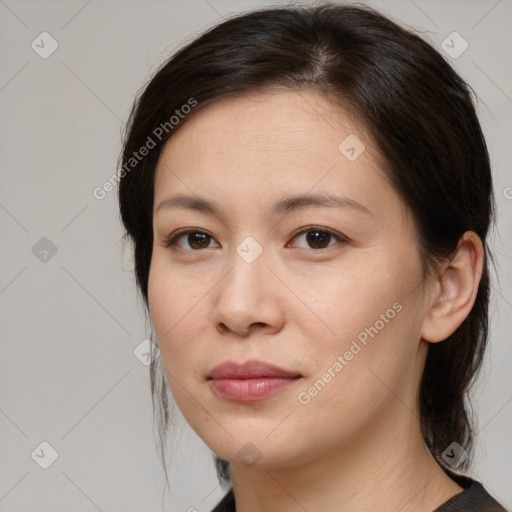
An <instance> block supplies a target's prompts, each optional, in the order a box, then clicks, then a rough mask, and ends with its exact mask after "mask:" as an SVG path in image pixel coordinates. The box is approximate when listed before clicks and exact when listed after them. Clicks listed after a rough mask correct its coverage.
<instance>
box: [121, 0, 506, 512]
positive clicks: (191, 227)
mask: <svg viewBox="0 0 512 512" xmlns="http://www.w3.org/2000/svg"><path fill="white" fill-rule="evenodd" d="M121 158H122V161H121V165H122V171H121V173H120V178H121V181H120V187H119V202H120V211H121V217H122V221H123V223H124V226H125V228H126V236H127V237H129V239H131V240H132V241H133V244H134V256H135V271H136V277H137V284H138V286H139V289H140V292H141V294H142V296H143V298H144V301H145V304H146V306H147V308H148V311H149V313H150V317H151V321H152V325H153V327H154V331H155V334H156V339H155V340H154V341H155V343H157V344H158V348H159V350H160V358H156V359H154V361H153V364H152V366H151V379H152V391H153V393H154V398H155V400H156V401H157V403H158V407H159V410H160V412H161V414H162V417H161V420H162V424H161V428H162V437H165V429H166V427H167V423H168V419H169V418H168V409H167V386H169V388H170V390H171V392H172V395H173V398H174V400H175V401H176V403H177V405H178V406H179V408H180V410H181V412H182V413H183V415H184V417H185V419H186V420H187V422H188V423H189V424H190V426H191V427H192V428H193V429H194V430H195V432H196V433H197V434H198V435H199V436H200V437H201V438H202V439H203V440H204V442H205V443H206V444H207V445H208V447H209V448H210V449H211V450H212V451H213V452H214V454H215V457H216V464H217V470H218V475H219V479H220V481H221V483H223V484H229V483H230V482H231V484H232V486H231V488H230V490H229V492H228V493H227V494H226V496H225V498H224V499H223V500H222V502H221V503H219V505H218V506H217V507H216V508H215V511H217V512H220V511H231V510H235V509H236V510H237V511H238V512H246V511H249V510H250V511H260V510H261V511H277V510H279V511H284V510H290V511H292V510H308V511H313V510H323V511H331V510H333V511H334V510H336V511H339V510H343V511H356V510H357V511H360V510H378V511H396V510H400V511H402V512H408V511H432V510H436V511H453V510H464V511H467V510H479V511H480V510H482V511H483V510H486V511H491V510H492V511H494V510H505V509H504V508H503V507H502V506H501V505H500V504H499V503H498V502H497V501H495V500H494V499H493V498H492V497H491V496H490V495H489V494H488V493H487V491H486V490H485V489H484V487H483V486H482V484H481V483H480V482H477V481H475V480H472V479H471V478H469V477H467V476H466V477H465V476H463V474H462V473H461V472H463V471H464V470H467V469H469V467H470V461H471V453H472V452H471V448H472V442H473V437H474V435H473V434H474V432H473V427H472V424H471V422H470V417H469V411H468V409H467V405H466V402H465V400H466V396H467V392H468V388H469V385H470V384H471V382H472V381H473V380H474V378H475V377H476V374H477V372H478V370H479V368H480V365H481V362H482V358H483V355H484V349H485V346H486V343H487V337H488V313H487V310H488V301H489V259H490V252H489V249H488V246H487V241H486V240H487V235H488V230H489V227H490V225H491V222H492V219H493V210H494V199H493V191H492V181H491V172H490V165H489V157H488V153H487V149H486V145H485V141H484V139H483V135H482V132H481V128H480V125H479V123H478V120H477V117H476V114H475V110H474V107H473V103H472V98H471V95H470V92H469V87H468V86H467V85H466V84H465V82H464V81H463V80H462V79H461V78H460V77H459V76H458V75H457V74H456V73H455V72H454V70H453V69H452V68H451V67H450V66H449V65H448V64H447V63H446V62H445V61H444V59H443V58H442V57H441V56H440V55H439V53H438V52H437V51H436V50H434V49H433V48H432V47H431V46H430V45H429V44H427V43H426V42H424V41H423V40H422V39H420V38H419V37H418V36H416V35H414V34H412V33H410V32H408V31H406V30H404V29H402V28H400V27H398V26H397V25H396V24H394V23H393V22H391V21H390V20H389V19H387V18H385V17H383V16H382V15H380V14H378V13H377V12H375V11H372V10H370V9H364V8H359V7H352V6H341V5H333V4H324V5H321V6H318V7H309V8H306V7H286V8H274V9H265V10H259V11H254V12H252V13H247V14H244V15H239V16H237V17H234V18H232V19H229V20H227V21H224V22H223V23H221V24H220V25H218V26H216V27H214V28H212V29H210V30H208V31H207V32H206V33H205V34H203V35H202V36H200V37H198V38H197V39H195V40H194V41H192V42H191V43H189V44H188V45H187V46H186V47H184V48H183V49H181V50H180V51H178V52H177V53H176V54H175V55H174V56H173V57H172V58H171V59H169V61H168V62H166V63H165V65H163V66H162V67H161V69H160V70H159V71H158V72H157V73H156V75H155V76H154V77H153V78H152V80H151V81H150V82H149V84H148V85H147V86H146V87H145V89H144V90H143V91H142V93H141V94H140V95H139V97H138V98H137V101H136V102H135V105H134V108H133V110H132V113H131V116H130V120H129V124H128V129H127V134H126V139H125V144H124V148H123V153H122V157H121ZM159 365H162V366H159ZM162 370H163V372H164V373H163V374H162V373H161V372H162ZM159 372H160V373H159ZM235 507H236V508H235Z"/></svg>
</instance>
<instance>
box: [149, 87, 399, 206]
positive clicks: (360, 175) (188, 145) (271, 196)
mask: <svg viewBox="0 0 512 512" xmlns="http://www.w3.org/2000/svg"><path fill="white" fill-rule="evenodd" d="M347 140H348V141H349V142H350V145H352V146H354V141H356V146H355V150H357V151H358V152H359V151H361V147H362V148H363V150H362V152H361V153H360V155H359V156H358V157H357V158H355V159H351V158H347V155H346V154H344V153H343V151H342V150H346V149H347V148H346V147H345V146H347V144H346V143H345V141H347ZM357 141H359V143H360V145H361V147H358V146H357V143H358V142H357ZM349 149H350V148H349ZM349 156H350V154H349ZM356 156H357V155H356ZM379 158H380V157H379V154H378V152H377V151H376V150H375V148H374V146H373V143H372V141H371V139H370V137H369V134H368V133H367V131H366V130H365V129H364V127H363V126H362V125H361V124H358V123H356V122H355V121H354V118H353V116H351V115H349V114H348V113H347V111H346V110H344V109H343V108H342V107H341V105H339V104H337V103H335V102H334V101H333V100H332V99H329V98H328V97H326V96H323V95H320V94H318V93H316V92H314V91H310V90H305V91H290V90H282V91H276V92H272V93H265V94H257V95H248V96H242V97H227V98H222V99H220V100H216V101H214V102H212V103H210V104H209V105H207V106H206V107H203V108H202V109H201V110H199V111H197V112H195V113H194V114H193V115H192V117H191V118H190V119H188V120H187V122H186V123H185V124H184V125H183V126H182V127H181V128H179V129H178V131H177V132H175V134H174V135H173V136H172V137H171V138H170V139H169V140H168V141H167V143H166V144H165V146H164V148H163V150H162V153H161V155H160V159H159V162H158V165H157V170H156V177H155V206H157V205H158V204H159V203H160V202H161V201H162V200H163V199H164V198H165V197H166V196H168V195H169V194H172V193H182V194H187V195H189V196H190V195H193V194H199V195H202V196H209V197H217V198H218V199H219V201H221V202H230V203H232V204H233V205H234V204H235V203H239V204H240V205H242V206H244V208H245V209H246V210H249V209H250V208H251V207H252V206H251V205H253V204H255V203H259V204H268V203H269V202H277V201H278V200H279V199H280V198H282V197H283V196H285V195H299V194H305V193H308V192H313V193H319V194H325V193H329V192H333V193H336V194H338V195H342V196H345V197H351V198H352V199H354V200H355V201H359V202H361V203H363V204H364V199H365V198H366V200H368V199H369V200H370V201H376V200H377V196H382V194H383V192H384V193H387V194H388V195H390V196H392V197H391V199H392V200H393V201H395V202H396V199H397V196H396V194H395V192H394V190H393V189H392V187H391V186H390V184H389V181H388V179H387V177H386V175H385V173H384V172H383V171H382V167H381V166H380V165H379V163H378V161H379ZM381 199H382V197H381ZM384 199H385V198H384ZM389 199H390V198H388V201H389ZM242 206H240V208H241V207H242Z"/></svg>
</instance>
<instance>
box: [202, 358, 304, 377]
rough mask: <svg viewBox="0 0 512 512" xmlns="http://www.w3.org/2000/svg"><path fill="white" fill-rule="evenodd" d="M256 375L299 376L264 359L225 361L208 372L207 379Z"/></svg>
mask: <svg viewBox="0 0 512 512" xmlns="http://www.w3.org/2000/svg"><path fill="white" fill-rule="evenodd" d="M257 377H285V378H294V377H301V375H300V373H298V372H294V371H288V370H285V369H283V368H279V367H278V366H275V365H273V364H270V363H266V362H264V361H257V360H254V359H252V360H250V361H246V362H245V363H236V362H235V361H225V362H224V363H221V364H219V365H218V366H216V367H215V368H213V370H212V371H211V372H210V375H209V376H208V378H209V379H254V378H257Z"/></svg>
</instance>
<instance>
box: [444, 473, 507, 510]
mask: <svg viewBox="0 0 512 512" xmlns="http://www.w3.org/2000/svg"><path fill="white" fill-rule="evenodd" d="M449 476H450V478H452V479H453V480H455V482H457V483H458V484H459V485H460V486H461V487H462V488H463V491H461V492H460V493H458V494H456V495H455V496H452V497H451V498H450V499H449V500H448V501H446V502H444V503H443V504H442V505H441V506H440V507H438V508H436V509H435V510H434V512H508V511H507V509H506V508H504V507H503V505H501V504H500V503H499V502H498V501H496V500H495V499H494V498H493V497H492V496H491V495H490V494H489V493H488V492H487V490H486V489H485V487H484V486H483V485H482V483H481V482H478V481H477V480H473V479H472V478H470V477H468V476H464V475H458V474H455V473H451V472H450V473H449Z"/></svg>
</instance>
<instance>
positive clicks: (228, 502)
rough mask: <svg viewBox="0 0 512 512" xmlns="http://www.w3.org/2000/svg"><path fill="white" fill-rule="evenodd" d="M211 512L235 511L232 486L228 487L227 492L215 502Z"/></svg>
mask: <svg viewBox="0 0 512 512" xmlns="http://www.w3.org/2000/svg"><path fill="white" fill-rule="evenodd" d="M211 512H236V508H235V495H234V494H233V487H231V488H230V489H229V491H228V492H227V494H226V495H225V496H224V497H223V498H222V500H221V501H219V503H217V505H216V506H215V508H214V509H212V511H211Z"/></svg>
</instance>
